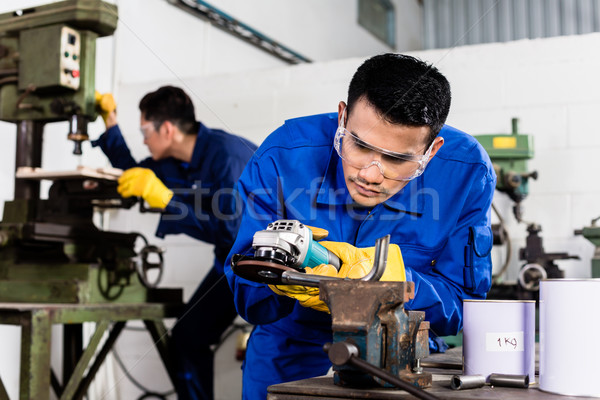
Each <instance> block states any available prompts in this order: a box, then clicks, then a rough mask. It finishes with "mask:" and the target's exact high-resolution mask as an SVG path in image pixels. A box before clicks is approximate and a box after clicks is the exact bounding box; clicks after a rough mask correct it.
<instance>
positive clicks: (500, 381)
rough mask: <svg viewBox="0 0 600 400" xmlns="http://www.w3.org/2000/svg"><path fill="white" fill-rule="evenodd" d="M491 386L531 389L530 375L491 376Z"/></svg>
mask: <svg viewBox="0 0 600 400" xmlns="http://www.w3.org/2000/svg"><path fill="white" fill-rule="evenodd" d="M489 379H490V385H492V386H504V387H514V388H521V389H527V388H528V387H529V375H505V374H491V375H490V377H489Z"/></svg>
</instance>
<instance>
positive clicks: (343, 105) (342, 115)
mask: <svg viewBox="0 0 600 400" xmlns="http://www.w3.org/2000/svg"><path fill="white" fill-rule="evenodd" d="M344 111H346V112H344ZM347 114H348V110H346V103H344V102H343V101H340V102H339V104H338V126H346V121H343V120H342V118H346V115H347Z"/></svg>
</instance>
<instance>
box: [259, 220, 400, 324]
mask: <svg viewBox="0 0 600 400" xmlns="http://www.w3.org/2000/svg"><path fill="white" fill-rule="evenodd" d="M309 228H310V229H311V230H312V231H313V237H317V235H316V234H315V231H317V230H318V232H319V236H318V237H326V236H327V233H328V232H327V231H326V230H324V229H321V228H313V227H309ZM320 243H321V244H322V245H323V246H325V247H326V248H327V249H328V250H330V251H331V252H333V253H334V254H335V255H337V256H338V257H339V258H340V260H342V266H341V268H340V270H339V271H337V270H336V269H335V267H334V266H332V265H328V264H321V265H319V266H317V267H315V268H305V272H306V273H307V274H313V275H323V276H335V277H338V278H350V279H360V278H362V277H364V276H365V275H366V274H368V273H369V271H370V270H371V268H373V260H374V257H375V247H367V248H362V249H361V248H357V247H354V246H352V245H351V244H348V243H343V242H320ZM380 280H381V281H405V280H406V272H405V270H404V261H403V260H402V253H401V252H400V247H398V245H395V244H391V245H390V246H389V250H388V261H387V266H386V270H385V271H384V273H383V276H382V277H381V279H380ZM269 287H270V288H271V290H273V291H274V292H275V293H277V294H279V295H285V296H288V297H291V298H293V299H296V300H298V301H299V302H300V305H302V306H304V307H311V308H313V309H315V310H318V311H323V312H329V308H328V307H327V305H326V304H325V303H324V302H323V301H321V300H320V299H319V288H315V287H308V286H300V285H269Z"/></svg>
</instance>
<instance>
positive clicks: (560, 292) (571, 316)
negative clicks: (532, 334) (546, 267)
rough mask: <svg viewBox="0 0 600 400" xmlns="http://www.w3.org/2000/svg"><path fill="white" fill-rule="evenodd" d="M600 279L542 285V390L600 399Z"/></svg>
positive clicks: (543, 282)
mask: <svg viewBox="0 0 600 400" xmlns="http://www.w3.org/2000/svg"><path fill="white" fill-rule="evenodd" d="M599 305H600V279H547V280H543V281H541V283H540V389H541V390H543V391H546V392H551V393H556V394H561V395H567V396H586V397H600V379H598V371H599V370H600V368H599V367H598V362H600V345H599V344H598V335H599V334H600V312H598V309H597V308H596V307H598V306H599Z"/></svg>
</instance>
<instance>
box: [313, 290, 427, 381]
mask: <svg viewBox="0 0 600 400" xmlns="http://www.w3.org/2000/svg"><path fill="white" fill-rule="evenodd" d="M319 291H320V298H321V300H323V301H324V302H326V303H327V305H328V306H329V310H330V311H331V317H332V329H333V341H334V343H333V344H330V345H328V346H326V349H325V350H326V351H328V353H329V358H330V359H331V360H332V362H333V364H334V371H335V374H334V382H335V384H337V385H341V386H352V387H373V386H386V387H391V386H394V385H391V384H389V383H388V381H386V380H385V378H384V379H382V378H381V377H378V376H376V374H375V373H374V372H373V371H372V370H370V367H375V369H380V370H384V371H386V372H387V373H388V375H392V376H394V377H397V378H400V379H401V380H402V381H405V382H408V383H410V384H412V385H413V386H416V387H420V388H425V387H429V386H431V381H432V377H431V374H430V373H428V372H424V371H423V370H422V368H421V367H420V359H421V358H424V357H427V356H428V355H429V339H428V331H429V322H428V321H424V319H425V313H424V312H423V311H407V310H405V309H404V303H406V302H407V301H408V300H410V299H412V298H413V297H414V283H413V282H379V281H356V280H335V281H329V280H326V281H322V282H321V283H320V285H319ZM336 352H337V354H336ZM341 353H344V354H345V355H342V354H341ZM345 356H347V358H351V359H353V360H354V361H356V362H344V363H338V362H336V361H335V359H336V357H342V358H343V357H345ZM357 359H358V360H357ZM363 361H364V362H363ZM367 363H368V364H370V366H369V365H368V364H367ZM340 364H343V365H340ZM367 370H369V374H367V373H365V372H367ZM371 375H375V376H373V377H372V376H371Z"/></svg>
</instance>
